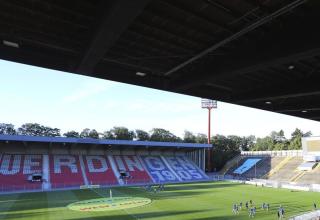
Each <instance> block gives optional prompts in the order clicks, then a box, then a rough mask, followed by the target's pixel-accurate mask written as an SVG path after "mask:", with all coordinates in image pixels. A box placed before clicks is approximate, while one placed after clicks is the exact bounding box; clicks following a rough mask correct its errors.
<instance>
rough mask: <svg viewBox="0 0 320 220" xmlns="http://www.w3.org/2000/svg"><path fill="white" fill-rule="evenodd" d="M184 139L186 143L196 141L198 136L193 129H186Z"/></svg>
mask: <svg viewBox="0 0 320 220" xmlns="http://www.w3.org/2000/svg"><path fill="white" fill-rule="evenodd" d="M183 141H184V142H186V143H196V142H197V137H196V135H194V134H193V133H192V132H191V131H187V130H186V131H184V136H183Z"/></svg>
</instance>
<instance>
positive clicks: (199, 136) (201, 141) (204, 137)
mask: <svg viewBox="0 0 320 220" xmlns="http://www.w3.org/2000/svg"><path fill="white" fill-rule="evenodd" d="M196 143H199V144H207V143H208V136H207V135H205V134H201V133H198V134H197V136H196Z"/></svg>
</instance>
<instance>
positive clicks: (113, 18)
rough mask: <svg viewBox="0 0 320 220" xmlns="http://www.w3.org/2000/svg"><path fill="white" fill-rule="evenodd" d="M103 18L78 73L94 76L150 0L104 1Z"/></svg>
mask: <svg viewBox="0 0 320 220" xmlns="http://www.w3.org/2000/svg"><path fill="white" fill-rule="evenodd" d="M102 2H103V3H102V6H101V9H102V11H103V14H104V16H103V18H102V22H101V24H100V26H99V27H98V29H97V32H96V34H95V35H94V37H93V39H92V41H91V43H90V45H89V47H88V48H87V50H86V52H85V54H84V56H83V58H82V59H81V61H80V64H79V65H78V67H77V69H76V72H78V73H86V74H92V72H93V71H94V68H95V66H96V65H97V63H98V62H99V61H100V60H101V59H102V58H103V56H104V55H105V53H106V52H107V51H108V49H110V48H111V47H112V46H113V45H114V43H115V42H116V41H117V40H118V39H119V37H120V36H121V34H122V33H123V32H124V31H125V30H126V29H127V28H128V26H129V25H130V24H131V23H132V22H133V21H134V19H135V18H136V17H137V16H138V15H139V14H140V13H141V12H142V10H143V9H144V8H145V7H146V5H147V4H148V3H149V2H150V0H137V1H132V0H113V1H102Z"/></svg>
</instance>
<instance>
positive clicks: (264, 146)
mask: <svg viewBox="0 0 320 220" xmlns="http://www.w3.org/2000/svg"><path fill="white" fill-rule="evenodd" d="M273 145H274V140H273V139H272V137H270V136H267V137H264V138H257V141H256V143H255V145H254V146H253V148H252V150H254V151H264V150H273V148H274V146H273Z"/></svg>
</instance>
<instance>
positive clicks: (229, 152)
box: [0, 123, 312, 170]
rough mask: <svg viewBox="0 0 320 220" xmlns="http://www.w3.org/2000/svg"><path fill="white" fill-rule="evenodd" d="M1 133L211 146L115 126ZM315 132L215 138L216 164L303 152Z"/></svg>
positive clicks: (189, 135)
mask: <svg viewBox="0 0 320 220" xmlns="http://www.w3.org/2000/svg"><path fill="white" fill-rule="evenodd" d="M0 134H4V135H28V136H49V137H61V136H63V137H70V138H94V139H112V140H138V141H161V142H185V143H208V137H207V135H205V134H201V133H198V134H194V133H193V132H191V131H185V132H184V135H183V138H180V137H178V136H176V135H174V134H173V133H171V132H170V131H168V130H166V129H163V128H154V129H152V130H151V131H150V132H147V131H144V130H141V129H136V130H129V129H128V128H126V127H113V128H111V129H109V130H106V131H104V132H98V131H97V130H95V129H89V128H85V129H83V130H82V131H81V132H77V131H68V132H65V133H63V134H61V130H60V129H58V128H51V127H48V126H44V125H40V124H38V123H26V124H23V125H21V126H20V127H19V128H17V129H15V126H14V125H12V124H5V123H0ZM311 135H312V134H311V132H310V131H309V132H306V133H304V132H303V131H301V130H300V129H298V128H297V129H295V131H294V132H292V134H291V136H290V138H286V136H285V134H284V131H283V130H280V131H272V132H271V133H270V135H268V136H266V137H263V138H256V137H255V136H254V135H250V136H242V137H240V136H237V135H228V136H224V135H215V136H212V137H211V143H212V145H213V146H214V147H213V148H212V149H211V151H212V154H211V155H212V158H211V161H212V164H213V167H214V168H215V169H216V170H219V169H221V168H222V167H223V165H224V164H225V163H226V162H227V161H228V160H230V159H232V158H233V157H234V156H236V155H238V154H240V152H241V151H265V150H270V151H272V150H298V149H301V148H302V147H301V138H302V137H308V136H311Z"/></svg>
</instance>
